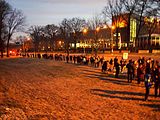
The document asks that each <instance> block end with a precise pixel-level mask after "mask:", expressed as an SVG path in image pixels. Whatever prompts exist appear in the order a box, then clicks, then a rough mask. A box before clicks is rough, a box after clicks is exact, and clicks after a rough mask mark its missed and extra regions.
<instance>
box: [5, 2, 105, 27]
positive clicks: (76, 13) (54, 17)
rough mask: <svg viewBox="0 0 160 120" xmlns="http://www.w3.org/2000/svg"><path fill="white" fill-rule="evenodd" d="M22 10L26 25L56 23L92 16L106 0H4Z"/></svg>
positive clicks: (97, 12) (100, 9)
mask: <svg viewBox="0 0 160 120" xmlns="http://www.w3.org/2000/svg"><path fill="white" fill-rule="evenodd" d="M6 1H8V2H9V3H10V4H11V5H12V7H13V8H17V9H20V10H22V11H23V13H24V15H25V16H26V18H27V24H28V26H31V25H47V24H56V25H58V24H59V23H60V22H61V21H62V20H63V19H64V18H73V17H80V18H84V19H88V18H92V17H93V16H94V15H95V14H99V13H100V12H101V11H102V9H103V7H104V6H105V5H106V0H6Z"/></svg>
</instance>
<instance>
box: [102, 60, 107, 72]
mask: <svg viewBox="0 0 160 120" xmlns="http://www.w3.org/2000/svg"><path fill="white" fill-rule="evenodd" d="M106 71H107V61H104V63H103V65H102V72H106Z"/></svg>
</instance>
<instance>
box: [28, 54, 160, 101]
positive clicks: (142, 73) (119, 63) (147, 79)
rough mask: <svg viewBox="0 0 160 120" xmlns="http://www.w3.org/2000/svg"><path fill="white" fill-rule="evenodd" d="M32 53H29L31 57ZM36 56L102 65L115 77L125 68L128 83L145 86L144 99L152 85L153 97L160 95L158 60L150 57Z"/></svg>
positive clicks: (159, 63)
mask: <svg viewBox="0 0 160 120" xmlns="http://www.w3.org/2000/svg"><path fill="white" fill-rule="evenodd" d="M27 56H28V57H29V55H27ZM32 56H33V55H31V57H32ZM37 56H38V58H45V59H54V60H55V61H66V62H67V63H69V62H70V63H74V64H83V65H89V64H90V65H91V66H92V67H95V68H99V67H100V66H101V67H102V69H101V70H102V72H108V71H109V72H115V77H116V78H118V77H119V74H120V73H123V72H124V71H125V70H127V71H126V72H127V80H128V83H132V81H133V80H136V81H137V84H140V83H141V82H143V83H144V85H145V88H146V93H145V100H147V99H148V96H149V92H150V88H151V87H152V86H154V89H155V97H157V96H159V97H160V62H159V61H155V60H153V59H151V58H149V59H145V58H144V57H143V58H139V59H138V60H136V61H133V60H132V59H131V60H129V61H128V62H127V61H126V60H124V59H123V58H122V59H121V60H118V57H115V58H114V59H112V58H111V59H110V60H105V59H104V57H103V56H102V57H99V56H97V57H96V56H85V55H64V54H63V55H62V54H55V55H53V54H42V55H40V54H37Z"/></svg>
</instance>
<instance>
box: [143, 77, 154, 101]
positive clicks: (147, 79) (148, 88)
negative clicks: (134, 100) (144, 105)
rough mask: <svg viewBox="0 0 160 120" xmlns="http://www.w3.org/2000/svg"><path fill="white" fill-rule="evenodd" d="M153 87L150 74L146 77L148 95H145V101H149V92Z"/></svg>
mask: <svg viewBox="0 0 160 120" xmlns="http://www.w3.org/2000/svg"><path fill="white" fill-rule="evenodd" d="M151 86H152V83H151V75H150V74H146V75H145V88H146V93H145V99H144V100H148V96H149V92H150V88H151Z"/></svg>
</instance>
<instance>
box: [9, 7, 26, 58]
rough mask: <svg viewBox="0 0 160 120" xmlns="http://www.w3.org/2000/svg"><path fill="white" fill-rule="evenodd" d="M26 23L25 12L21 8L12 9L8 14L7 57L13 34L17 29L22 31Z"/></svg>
mask: <svg viewBox="0 0 160 120" xmlns="http://www.w3.org/2000/svg"><path fill="white" fill-rule="evenodd" d="M24 23H25V17H24V15H23V13H22V12H21V11H19V10H16V9H14V10H12V11H10V13H9V14H8V16H7V18H6V26H7V57H9V41H10V39H11V37H12V35H13V34H14V33H15V32H16V31H20V30H22V29H23V26H24Z"/></svg>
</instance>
